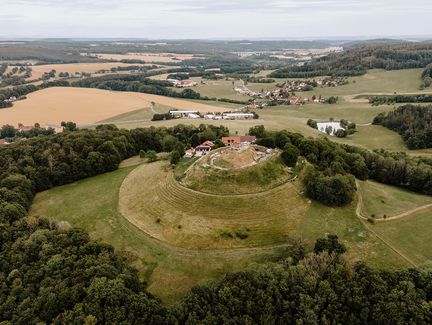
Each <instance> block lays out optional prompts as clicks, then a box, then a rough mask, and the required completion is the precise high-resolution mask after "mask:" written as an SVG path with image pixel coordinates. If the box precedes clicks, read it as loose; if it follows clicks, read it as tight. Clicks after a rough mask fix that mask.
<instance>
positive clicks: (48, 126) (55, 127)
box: [45, 124, 64, 133]
mask: <svg viewBox="0 0 432 325" xmlns="http://www.w3.org/2000/svg"><path fill="white" fill-rule="evenodd" d="M45 129H47V130H49V129H53V130H54V132H55V133H61V132H63V131H64V127H62V126H59V125H56V124H45Z"/></svg>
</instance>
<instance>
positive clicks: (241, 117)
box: [223, 113, 254, 120]
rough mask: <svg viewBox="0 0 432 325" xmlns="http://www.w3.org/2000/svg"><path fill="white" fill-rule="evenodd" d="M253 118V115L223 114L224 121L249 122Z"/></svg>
mask: <svg viewBox="0 0 432 325" xmlns="http://www.w3.org/2000/svg"><path fill="white" fill-rule="evenodd" d="M253 118H254V114H253V113H224V114H223V119H224V120H251V119H253Z"/></svg>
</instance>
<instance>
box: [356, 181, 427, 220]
mask: <svg viewBox="0 0 432 325" xmlns="http://www.w3.org/2000/svg"><path fill="white" fill-rule="evenodd" d="M359 183H360V191H361V194H362V197H363V207H362V211H363V214H365V215H366V216H368V217H371V216H375V217H376V218H383V216H384V215H386V217H393V216H396V215H398V214H400V213H403V212H407V211H410V210H413V209H415V208H418V207H421V206H424V205H428V204H431V203H432V197H431V196H427V195H420V194H417V193H414V192H410V191H408V190H404V189H400V188H397V187H393V186H389V185H384V184H381V183H377V182H374V181H364V182H359Z"/></svg>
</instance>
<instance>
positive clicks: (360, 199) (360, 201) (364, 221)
mask: <svg viewBox="0 0 432 325" xmlns="http://www.w3.org/2000/svg"><path fill="white" fill-rule="evenodd" d="M356 184H357V189H358V194H357V197H358V200H357V207H356V215H357V217H358V218H359V219H360V222H361V223H362V224H363V225H364V226H365V228H366V229H367V230H369V231H370V232H371V233H372V234H374V235H375V237H377V238H378V239H379V240H381V241H382V242H383V243H384V244H385V245H386V246H387V247H389V248H390V249H391V250H392V251H394V252H395V253H396V254H398V255H399V256H400V257H402V258H403V259H404V260H405V261H406V262H408V264H410V265H411V266H413V267H417V264H416V263H415V262H413V261H412V260H411V259H410V258H409V257H407V256H406V255H405V254H403V253H402V252H401V251H400V250H399V249H397V248H396V247H394V246H393V245H392V244H391V243H390V242H388V241H387V240H386V239H384V238H383V237H382V236H381V235H379V234H378V233H377V232H376V231H375V230H374V229H372V227H371V226H370V225H368V224H367V223H368V221H367V220H368V218H366V217H364V216H363V215H362V214H361V207H362V204H363V196H362V195H361V191H360V190H359V189H360V187H359V182H358V181H357V180H356Z"/></svg>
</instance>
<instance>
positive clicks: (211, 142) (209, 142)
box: [201, 140, 215, 147]
mask: <svg viewBox="0 0 432 325" xmlns="http://www.w3.org/2000/svg"><path fill="white" fill-rule="evenodd" d="M201 145H202V146H210V147H213V146H214V145H215V144H214V142H213V141H209V140H207V141H204V142H203V143H202V144H201Z"/></svg>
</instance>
